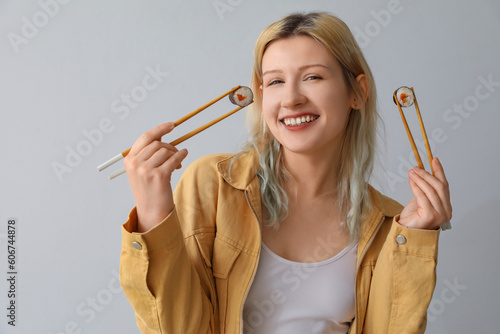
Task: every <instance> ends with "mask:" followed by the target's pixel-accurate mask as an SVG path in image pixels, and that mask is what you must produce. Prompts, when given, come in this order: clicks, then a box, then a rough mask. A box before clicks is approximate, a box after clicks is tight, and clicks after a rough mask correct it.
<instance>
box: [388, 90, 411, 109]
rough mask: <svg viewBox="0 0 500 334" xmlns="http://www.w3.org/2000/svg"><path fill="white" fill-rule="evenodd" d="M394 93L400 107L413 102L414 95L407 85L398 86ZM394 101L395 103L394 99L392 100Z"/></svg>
mask: <svg viewBox="0 0 500 334" xmlns="http://www.w3.org/2000/svg"><path fill="white" fill-rule="evenodd" d="M394 93H395V94H396V97H397V99H398V102H399V104H400V105H401V106H402V107H409V106H411V105H412V104H413V103H414V102H415V95H414V94H413V91H412V90H411V88H409V87H406V86H402V87H399V88H398V89H397V90H396V91H395V92H394ZM393 99H394V97H393ZM394 103H396V100H394ZM396 104H397V103H396Z"/></svg>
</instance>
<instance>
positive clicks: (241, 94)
mask: <svg viewBox="0 0 500 334" xmlns="http://www.w3.org/2000/svg"><path fill="white" fill-rule="evenodd" d="M229 101H231V103H232V104H236V105H237V106H240V107H246V106H247V105H249V104H250V103H251V102H252V101H253V93H252V90H251V89H250V88H249V87H246V86H241V87H240V88H238V89H237V90H235V91H234V92H232V93H231V94H229Z"/></svg>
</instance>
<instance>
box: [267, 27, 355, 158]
mask: <svg viewBox="0 0 500 334" xmlns="http://www.w3.org/2000/svg"><path fill="white" fill-rule="evenodd" d="M262 73H263V75H262V87H261V89H262V112H263V116H264V119H265V121H266V124H267V126H268V127H269V129H270V130H271V132H272V134H273V135H274V137H275V138H276V139H277V140H278V141H279V142H280V143H281V144H282V145H283V148H284V150H285V154H286V153H287V151H290V152H294V153H321V154H328V153H329V152H332V153H335V152H338V150H339V148H340V145H341V142H342V139H343V136H344V131H345V128H346V125H347V120H348V118H349V113H350V110H351V108H353V107H354V106H355V100H354V95H353V94H351V93H350V92H349V91H348V88H347V85H346V84H345V81H344V77H343V74H342V68H341V66H340V64H339V62H338V61H337V60H336V59H335V58H334V57H333V56H332V55H331V54H330V52H329V51H328V50H327V49H326V48H325V47H324V46H323V45H322V44H321V43H319V42H318V41H316V40H314V39H313V38H311V37H309V36H295V37H291V38H284V39H278V40H276V41H274V42H272V43H271V44H270V45H269V46H268V48H267V50H266V51H265V53H264V56H263V58H262Z"/></svg>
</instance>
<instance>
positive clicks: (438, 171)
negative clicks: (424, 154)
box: [409, 158, 452, 223]
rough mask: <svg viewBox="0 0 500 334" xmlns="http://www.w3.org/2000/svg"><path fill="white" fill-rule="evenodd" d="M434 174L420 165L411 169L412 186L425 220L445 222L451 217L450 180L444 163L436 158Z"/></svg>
mask: <svg viewBox="0 0 500 334" xmlns="http://www.w3.org/2000/svg"><path fill="white" fill-rule="evenodd" d="M432 163H433V168H434V176H433V175H431V174H429V173H428V172H426V171H425V170H423V169H420V168H418V167H416V168H414V169H413V170H411V171H410V173H409V176H410V187H411V188H412V192H413V194H414V195H415V199H416V200H417V202H418V206H419V208H420V210H419V211H421V216H422V218H424V219H425V220H428V221H435V222H438V223H443V222H445V221H448V220H450V219H451V210H452V208H451V201H450V191H449V186H448V181H447V179H446V176H445V174H444V170H443V167H442V165H441V164H440V163H439V160H438V159H437V158H435V159H434V160H433V161H432Z"/></svg>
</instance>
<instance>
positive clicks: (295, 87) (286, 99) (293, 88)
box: [281, 82, 307, 109]
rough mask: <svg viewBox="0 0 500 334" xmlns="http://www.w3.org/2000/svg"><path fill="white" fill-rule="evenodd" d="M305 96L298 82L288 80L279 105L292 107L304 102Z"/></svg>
mask: <svg viewBox="0 0 500 334" xmlns="http://www.w3.org/2000/svg"><path fill="white" fill-rule="evenodd" d="M306 101H307V98H306V96H305V95H304V94H303V92H302V91H301V89H300V85H299V84H298V83H293V82H289V83H288V85H286V86H285V89H284V91H283V96H282V99H281V106H282V107H283V108H288V109H293V108H297V107H299V106H301V105H303V104H304V103H306Z"/></svg>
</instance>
